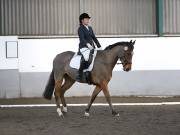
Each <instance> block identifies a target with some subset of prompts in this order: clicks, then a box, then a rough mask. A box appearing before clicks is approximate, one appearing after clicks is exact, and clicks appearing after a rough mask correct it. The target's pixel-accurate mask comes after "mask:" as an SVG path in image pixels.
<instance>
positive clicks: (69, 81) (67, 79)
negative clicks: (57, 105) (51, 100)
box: [60, 75, 75, 112]
mask: <svg viewBox="0 0 180 135" xmlns="http://www.w3.org/2000/svg"><path fill="white" fill-rule="evenodd" d="M64 79H65V82H64V84H63V85H62V87H61V93H60V98H61V102H62V105H63V108H62V111H63V112H67V104H66V101H65V98H64V94H65V92H66V91H67V90H68V89H69V88H70V87H71V86H72V85H73V84H74V83H75V81H74V80H73V79H71V78H70V77H69V76H67V75H65V76H64Z"/></svg>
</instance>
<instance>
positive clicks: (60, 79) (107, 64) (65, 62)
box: [43, 40, 135, 117]
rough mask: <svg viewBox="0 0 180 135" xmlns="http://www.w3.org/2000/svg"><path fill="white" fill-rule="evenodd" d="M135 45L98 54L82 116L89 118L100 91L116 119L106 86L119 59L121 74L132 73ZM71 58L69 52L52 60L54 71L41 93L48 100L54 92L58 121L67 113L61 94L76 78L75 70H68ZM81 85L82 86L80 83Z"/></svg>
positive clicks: (115, 46) (117, 45)
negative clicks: (90, 94)
mask: <svg viewBox="0 0 180 135" xmlns="http://www.w3.org/2000/svg"><path fill="white" fill-rule="evenodd" d="M134 44H135V41H132V40H131V41H130V42H117V43H115V44H112V45H109V46H107V47H106V48H105V49H104V50H98V52H97V55H96V58H95V60H94V66H93V69H92V71H91V80H92V84H93V85H95V89H94V91H93V93H92V96H91V99H90V102H89V104H88V105H87V108H86V110H85V116H89V111H90V108H91V105H92V103H93V101H94V100H95V98H96V97H97V95H98V94H99V93H100V92H101V91H103V93H104V95H105V98H106V100H107V102H108V104H109V107H110V109H111V111H112V115H114V116H119V113H117V112H116V111H115V110H114V108H113V106H112V103H111V98H110V94H109V89H108V83H109V81H110V80H111V78H112V71H113V68H114V67H115V65H116V63H117V61H118V60H119V59H120V61H121V64H122V66H123V70H124V71H126V72H128V71H130V70H131V66H132V57H133V49H134ZM74 54H75V53H74V52H72V51H67V52H63V53H60V54H58V55H57V56H56V57H55V58H54V60H53V69H52V72H51V73H50V77H49V80H48V83H47V85H46V87H45V90H44V93H43V96H44V98H46V99H49V100H50V99H51V98H52V95H53V92H54V96H55V101H56V106H57V112H58V115H59V116H61V117H62V116H63V113H66V112H67V105H66V101H65V98H64V94H65V92H66V91H67V90H68V89H69V88H70V87H71V86H72V85H73V84H74V83H75V82H76V76H77V74H78V70H77V69H74V68H71V67H70V66H69V64H70V60H71V59H72V57H73V56H74ZM80 83H85V82H83V81H81V82H80ZM54 89H55V91H54ZM60 99H61V102H62V110H61V107H60Z"/></svg>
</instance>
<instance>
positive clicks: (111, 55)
mask: <svg viewBox="0 0 180 135" xmlns="http://www.w3.org/2000/svg"><path fill="white" fill-rule="evenodd" d="M120 49H121V48H120V47H118V46H117V47H114V48H112V49H110V50H107V51H106V56H107V57H108V62H107V63H109V66H110V67H111V70H113V68H114V67H115V65H116V63H117V61H118V54H119V52H120Z"/></svg>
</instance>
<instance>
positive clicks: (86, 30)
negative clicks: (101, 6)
mask: <svg viewBox="0 0 180 135" xmlns="http://www.w3.org/2000/svg"><path fill="white" fill-rule="evenodd" d="M90 18H91V17H90V16H89V15H88V14H87V13H82V14H81V15H80V16H79V23H80V26H79V28H78V35H79V40H80V43H79V53H81V54H82V56H83V58H84V62H81V66H80V69H79V75H78V76H77V79H78V80H80V79H81V77H82V74H83V70H84V69H85V68H87V65H89V64H90V63H89V58H90V55H92V54H91V53H93V52H94V49H95V48H96V47H95V44H96V46H97V47H98V50H102V48H101V45H100V43H99V41H98V40H97V38H96V36H95V34H94V32H93V29H92V27H91V26H89V21H90ZM89 75H90V72H86V76H89Z"/></svg>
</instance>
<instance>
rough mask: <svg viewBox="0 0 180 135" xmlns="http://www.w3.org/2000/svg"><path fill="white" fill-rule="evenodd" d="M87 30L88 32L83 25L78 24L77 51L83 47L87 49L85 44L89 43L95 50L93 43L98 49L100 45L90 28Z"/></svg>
mask: <svg viewBox="0 0 180 135" xmlns="http://www.w3.org/2000/svg"><path fill="white" fill-rule="evenodd" d="M88 28H89V30H88V29H87V28H86V27H85V26H84V25H83V24H80V26H79V29H78V35H79V40H80V43H79V49H81V48H83V47H87V43H89V44H90V45H91V46H92V47H93V48H96V47H95V45H94V42H95V43H96V45H97V47H98V48H100V47H101V45H100V43H99V41H98V40H97V38H96V36H95V34H94V32H93V29H92V27H91V26H88ZM93 41H94V42H93Z"/></svg>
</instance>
